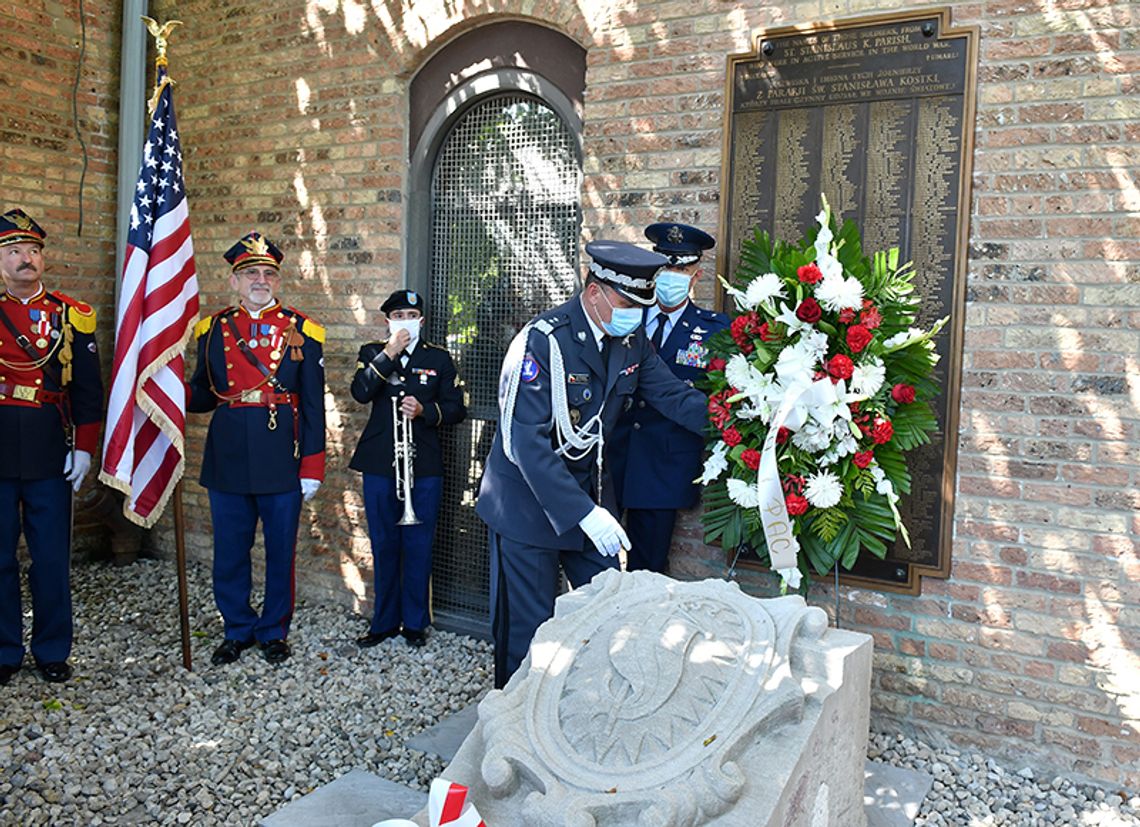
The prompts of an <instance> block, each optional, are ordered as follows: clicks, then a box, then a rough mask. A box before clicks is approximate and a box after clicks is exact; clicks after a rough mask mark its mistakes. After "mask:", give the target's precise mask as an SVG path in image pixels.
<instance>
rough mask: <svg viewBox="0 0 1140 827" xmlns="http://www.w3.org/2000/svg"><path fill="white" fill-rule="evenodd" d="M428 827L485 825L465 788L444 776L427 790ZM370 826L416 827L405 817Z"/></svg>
mask: <svg viewBox="0 0 1140 827" xmlns="http://www.w3.org/2000/svg"><path fill="white" fill-rule="evenodd" d="M427 811H428V825H429V827H487V825H485V824H484V823H483V819H482V817H481V816H480V815H479V811H478V810H476V809H475V805H474V804H471V803H469V802H468V801H467V788H466V787H464V786H463V785H462V784H455V783H453V782H451V781H448V780H447V779H445V778H437V779H435V780H434V781H432V782H431V790H430V791H429V792H428V806H427ZM372 827H416V823H415V822H414V821H409V820H407V819H406V818H389V819H385V820H384V821H378V822H377V823H375V824H373V825H372Z"/></svg>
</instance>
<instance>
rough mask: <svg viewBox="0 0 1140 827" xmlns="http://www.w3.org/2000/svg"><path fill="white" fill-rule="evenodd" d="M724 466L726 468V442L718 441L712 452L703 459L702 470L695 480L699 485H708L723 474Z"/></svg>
mask: <svg viewBox="0 0 1140 827" xmlns="http://www.w3.org/2000/svg"><path fill="white" fill-rule="evenodd" d="M726 468H728V444H727V443H725V442H718V443H717V444H716V447H715V448H713V450H712V453H711V454H709V456H708V459H706V460H705V467H704V470H703V471H702V472H701V476H700V477H699V478H698V479H697V482H698V483H700V484H701V485H708V484H709V483H710V482H712V481H713V480H715V479H716V478H717V477H719V476H720V475H721V474H723V473H724V470H725V469H726Z"/></svg>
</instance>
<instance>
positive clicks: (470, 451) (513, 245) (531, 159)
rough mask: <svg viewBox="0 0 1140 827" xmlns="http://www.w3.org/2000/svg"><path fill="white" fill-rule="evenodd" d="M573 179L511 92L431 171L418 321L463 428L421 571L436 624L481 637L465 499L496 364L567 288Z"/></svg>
mask: <svg viewBox="0 0 1140 827" xmlns="http://www.w3.org/2000/svg"><path fill="white" fill-rule="evenodd" d="M581 179H582V173H581V162H580V160H579V155H578V149H577V142H576V140H575V137H574V135H573V133H572V132H571V131H570V129H569V128H568V127H567V125H566V123H565V122H564V121H563V120H562V118H561V117H560V116H559V115H558V114H557V113H556V112H555V111H554V110H553V109H551V108H550V107H549V106H547V105H546V104H545V103H543V102H542V101H540V100H538V99H537V98H533V97H530V96H527V95H522V94H501V95H495V96H493V97H488V98H484V99H483V100H481V101H479V102H477V103H476V104H475V105H474V106H472V107H471V109H470V110H468V111H467V112H466V113H465V114H464V115H463V116H462V117H460V118H459V120H458V121H456V122H455V124H454V126H453V127H452V128H451V130H450V131H449V132H448V135H447V137H446V138H445V140H444V141H443V144H442V147H441V149H440V151H439V155H438V156H437V158H436V161H435V166H434V168H433V170H432V186H431V255H430V262H431V264H430V282H429V283H430V291H429V299H428V306H429V322H428V324H429V325H430V334H431V340H432V341H435V342H446V344H447V348H448V350H450V351H451V355H452V357H453V358H454V359H455V362H456V365H457V367H458V369H459V375H460V376H461V377H463V380H464V381H465V382H466V385H467V391H468V395H469V399H468V418H467V420H466V421H465V422H463V423H462V424H461V425H459V426H457V427H454V428H451V429H449V431H448V432H447V433H446V434H445V435H444V438H443V445H444V466H445V469H446V470H445V476H444V485H443V504H442V507H441V508H440V517H439V526H438V528H437V529H436V535H435V545H434V551H433V565H432V603H433V609H434V613H435V622H436V624H437V625H440V626H442V627H446V628H451V629H457V630H462V631H468V632H472V633H476V634H482V635H486V634H488V632H489V628H490V624H489V611H488V601H489V596H490V591H489V586H488V554H487V529H486V526H485V525H484V524H483V522H482V521H481V520H480V519H479V518H478V516H476V514H475V498H476V496H477V495H478V493H479V480H480V478H481V477H482V474H483V462H484V460H485V458H486V456H487V453H488V452H489V451H490V448H491V440H492V439H493V438H494V435H495V428H496V426H497V424H498V416H499V410H498V404H497V392H498V384H499V368H500V366H501V363H502V359H503V355H504V354H505V353H506V350H507V346H508V345H509V344H510V342H511V339H512V338H513V337H514V335H515V333H516V332H518V331H519V330H520V329H521V328H522V326H523V325H524V324H526V323H527V321H529V320H530V319H531V317H533V316H534V315H535V314H536V313H539V312H541V311H542V310H545V309H547V308H549V307H552V306H554V305H557V304H560V303H562V302H564V301H565V300H566V299H568V298H569V297H570V295H571V294H572V293H573V292H574V290H575V289H576V287H577V283H578V235H579V232H580V229H581V209H580V205H579V191H580V188H581Z"/></svg>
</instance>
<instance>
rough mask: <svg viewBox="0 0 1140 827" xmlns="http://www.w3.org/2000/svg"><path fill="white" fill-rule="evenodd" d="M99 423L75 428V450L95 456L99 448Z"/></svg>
mask: <svg viewBox="0 0 1140 827" xmlns="http://www.w3.org/2000/svg"><path fill="white" fill-rule="evenodd" d="M100 424H101V423H99V422H89V423H87V424H86V425H76V426H75V449H76V450H77V451H86V452H87V453H89V454H92V455H94V454H95V449H96V448H97V447H98V446H99V425H100Z"/></svg>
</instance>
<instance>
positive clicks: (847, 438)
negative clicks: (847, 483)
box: [819, 419, 859, 467]
mask: <svg viewBox="0 0 1140 827" xmlns="http://www.w3.org/2000/svg"><path fill="white" fill-rule="evenodd" d="M834 427H835V439H836V442H835V445H834V446H833V447H832V449H831V450H830V451H828V452H827V453H826V454H824V455H823V456H822V457H820V458H819V464H820V465H822V466H825V467H827V466H831V465H835V463H837V462H839V460H841V459H843V458H844V457H847V456H850V455H851V454H854V453H855V452H856V451H857V450H859V443H857V442H856V441H855V437H853V436H852V435H851V428H850V427H849V426H848V424H847V423H846V422H844V421H843V420H841V419H837V420H836V421H835V426H834Z"/></svg>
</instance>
